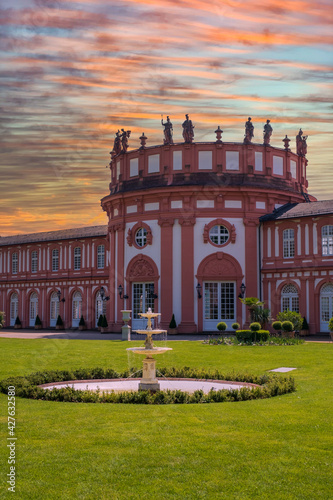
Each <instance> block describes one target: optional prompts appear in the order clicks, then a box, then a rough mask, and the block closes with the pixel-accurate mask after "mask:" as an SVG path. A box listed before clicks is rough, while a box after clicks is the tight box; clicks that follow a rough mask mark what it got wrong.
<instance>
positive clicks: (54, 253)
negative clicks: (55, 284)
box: [52, 248, 59, 271]
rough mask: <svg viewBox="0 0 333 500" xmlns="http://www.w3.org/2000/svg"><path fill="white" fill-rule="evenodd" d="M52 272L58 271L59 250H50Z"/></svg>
mask: <svg viewBox="0 0 333 500" xmlns="http://www.w3.org/2000/svg"><path fill="white" fill-rule="evenodd" d="M52 271H59V250H58V249H56V248H55V249H54V250H52Z"/></svg>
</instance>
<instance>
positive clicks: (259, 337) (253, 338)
mask: <svg viewBox="0 0 333 500" xmlns="http://www.w3.org/2000/svg"><path fill="white" fill-rule="evenodd" d="M268 337H269V331H268V330H258V331H253V330H237V332H236V338H237V340H238V342H257V341H258V342H266V340H268Z"/></svg>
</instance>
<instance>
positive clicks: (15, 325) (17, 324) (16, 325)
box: [14, 316, 22, 330]
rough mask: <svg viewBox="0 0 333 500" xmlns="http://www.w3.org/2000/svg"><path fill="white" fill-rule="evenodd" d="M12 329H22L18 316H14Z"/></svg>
mask: <svg viewBox="0 0 333 500" xmlns="http://www.w3.org/2000/svg"><path fill="white" fill-rule="evenodd" d="M14 328H15V329H16V330H19V329H20V328H22V323H21V320H20V318H19V317H18V316H16V320H15V324H14Z"/></svg>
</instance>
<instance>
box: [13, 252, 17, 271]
mask: <svg viewBox="0 0 333 500" xmlns="http://www.w3.org/2000/svg"><path fill="white" fill-rule="evenodd" d="M17 268H18V253H17V252H14V253H13V254H12V274H17Z"/></svg>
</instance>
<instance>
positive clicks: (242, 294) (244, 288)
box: [238, 283, 246, 299]
mask: <svg viewBox="0 0 333 500" xmlns="http://www.w3.org/2000/svg"><path fill="white" fill-rule="evenodd" d="M245 290H246V286H245V285H244V283H242V284H241V286H240V291H241V293H240V294H239V295H238V297H239V298H240V299H244V297H245Z"/></svg>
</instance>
